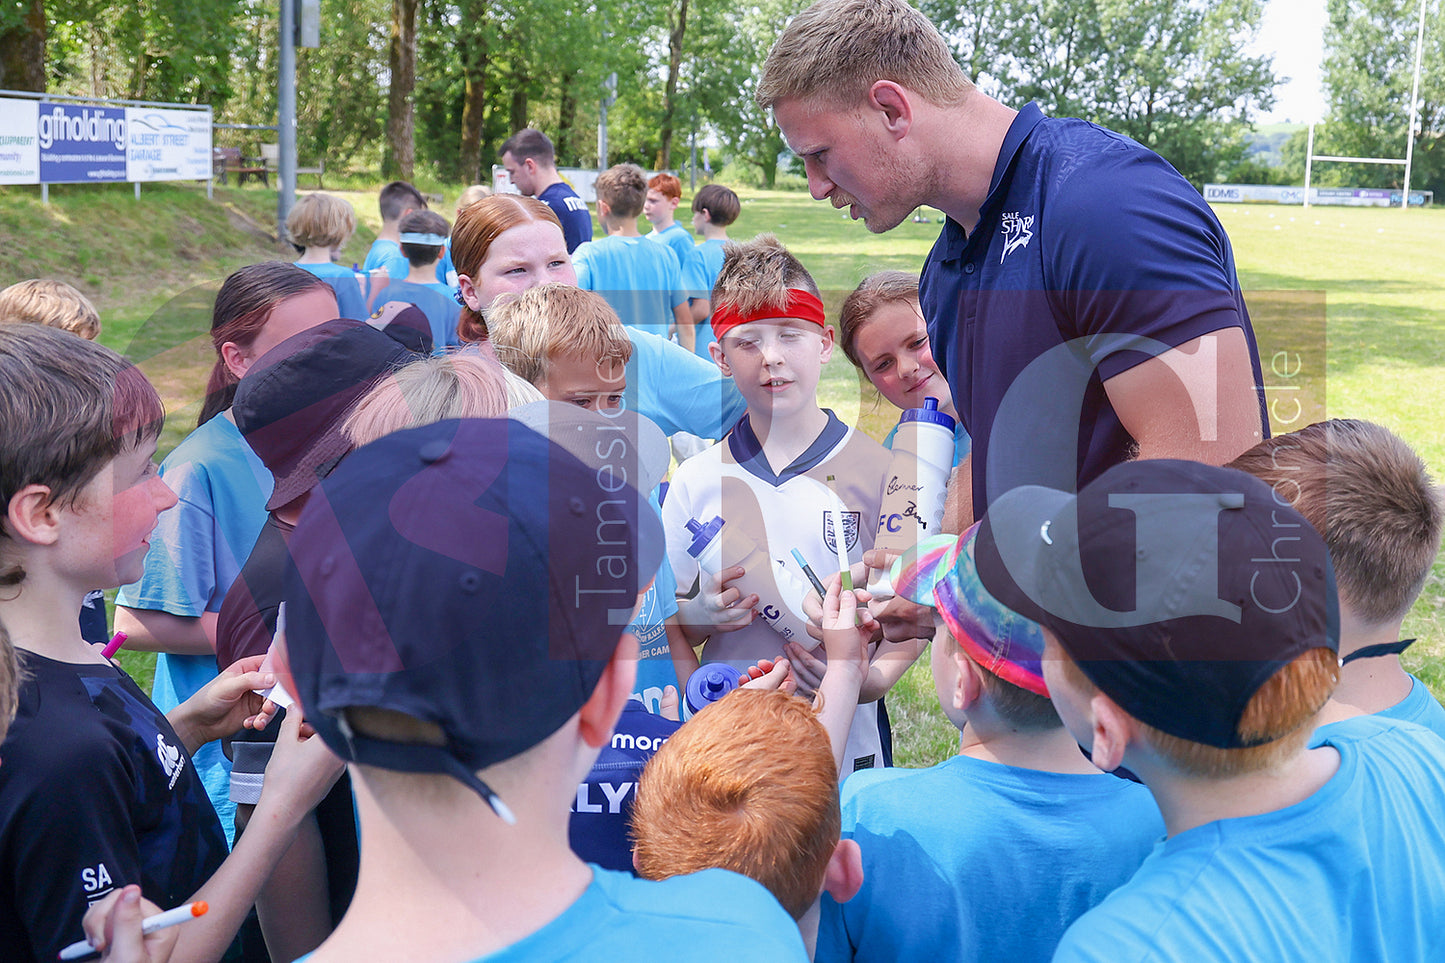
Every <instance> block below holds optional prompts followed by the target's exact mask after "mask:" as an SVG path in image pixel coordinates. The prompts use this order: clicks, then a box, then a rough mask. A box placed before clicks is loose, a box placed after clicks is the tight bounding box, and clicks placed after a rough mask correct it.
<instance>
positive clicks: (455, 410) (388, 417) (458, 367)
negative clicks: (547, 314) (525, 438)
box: [343, 351, 510, 448]
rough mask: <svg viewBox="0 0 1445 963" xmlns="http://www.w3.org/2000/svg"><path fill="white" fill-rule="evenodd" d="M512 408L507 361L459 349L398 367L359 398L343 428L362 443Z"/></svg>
mask: <svg viewBox="0 0 1445 963" xmlns="http://www.w3.org/2000/svg"><path fill="white" fill-rule="evenodd" d="M508 407H510V405H509V404H508V396H507V380H506V374H505V372H504V369H503V368H502V366H501V365H500V364H498V363H497V361H496V360H495V359H493V358H489V357H487V356H486V355H483V354H480V353H477V352H470V351H469V352H458V353H455V354H448V355H439V356H437V357H432V358H422V359H421V360H419V361H413V362H412V363H411V364H409V365H406V366H405V367H402V368H398V369H397V370H396V371H395V372H393V373H392V374H390V375H388V376H387V377H386V378H384V379H382V380H381V381H380V382H378V383H377V385H376V387H374V388H372V389H371V391H370V392H368V393H367V394H366V396H365V397H364V398H362V399H361V400H360V401H359V402H357V404H356V407H355V408H354V409H352V412H351V414H349V415H347V417H346V423H345V425H344V426H343V429H344V430H345V432H346V434H347V435H348V436H349V437H350V438H351V443H352V444H353V445H355V446H356V447H357V448H360V447H361V446H362V445H369V444H371V443H372V442H373V441H376V440H377V439H378V438H380V437H382V436H383V435H389V434H391V433H392V432H394V431H401V430H403V429H405V428H416V427H418V426H420V425H429V424H432V423H433V422H437V421H443V420H445V419H447V418H504V417H506V414H507V409H508Z"/></svg>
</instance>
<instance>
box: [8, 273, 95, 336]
mask: <svg viewBox="0 0 1445 963" xmlns="http://www.w3.org/2000/svg"><path fill="white" fill-rule="evenodd" d="M0 319H3V320H5V321H28V322H30V323H31V324H43V325H47V326H48V327H52V328H60V329H61V330H62V331H69V332H70V333H71V334H78V335H80V336H81V337H82V338H84V339H85V340H87V341H94V340H95V339H96V338H97V337H99V336H100V313H99V312H97V311H96V310H95V305H94V304H91V303H90V298H88V297H86V296H85V295H83V294H81V293H80V292H79V291H77V290H76V289H75V288H73V287H71V286H70V285H68V284H66V283H65V282H64V281H52V280H51V279H50V278H31V279H30V280H28V281H17V282H16V283H14V284H12V285H10V286H9V287H8V288H6V289H5V290H3V291H0Z"/></svg>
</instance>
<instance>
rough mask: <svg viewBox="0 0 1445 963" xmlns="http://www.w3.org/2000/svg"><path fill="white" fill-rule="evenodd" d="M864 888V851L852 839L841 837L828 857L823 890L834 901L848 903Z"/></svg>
mask: <svg viewBox="0 0 1445 963" xmlns="http://www.w3.org/2000/svg"><path fill="white" fill-rule="evenodd" d="M862 888H863V851H862V850H861V849H859V848H858V844H857V843H856V842H854V841H853V840H851V839H840V840H838V845H837V846H834V847H833V855H832V856H830V857H828V870H827V872H825V873H824V874H823V892H825V893H827V894H828V895H829V896H831V897H833V900H834V902H837V903H846V902H848V901H849V900H850V899H852V898H853V897H855V896H857V895H858V891H859V890H860V889H862Z"/></svg>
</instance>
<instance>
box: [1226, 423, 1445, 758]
mask: <svg viewBox="0 0 1445 963" xmlns="http://www.w3.org/2000/svg"><path fill="white" fill-rule="evenodd" d="M1230 467H1231V468H1238V469H1239V470H1241V471H1246V472H1249V473H1250V474H1251V475H1254V476H1255V477H1256V478H1260V479H1263V480H1264V481H1265V482H1266V483H1268V484H1269V486H1270V488H1272V489H1273V490H1274V493H1275V497H1276V498H1278V499H1279V500H1280V501H1281V502H1283V503H1285V504H1288V505H1292V506H1294V508H1295V509H1296V510H1298V511H1299V513H1300V514H1301V515H1303V516H1304V517H1305V518H1307V519H1309V522H1310V524H1311V525H1313V526H1314V527H1315V530H1316V531H1318V532H1319V533H1320V534H1321V535H1323V536H1324V537H1325V544H1326V545H1328V546H1329V548H1330V560H1331V561H1332V562H1334V565H1335V578H1336V579H1337V580H1338V582H1339V592H1340V613H1341V616H1342V618H1341V619H1340V655H1341V657H1342V659H1343V660H1344V661H1343V663H1342V665H1341V669H1340V684H1339V686H1337V687H1336V688H1335V693H1334V696H1333V698H1334V699H1335V701H1337V702H1342V703H1345V704H1346V705H1350V706H1354V707H1355V708H1358V709H1361V710H1363V711H1365V712H1371V713H1374V714H1375V715H1379V716H1384V717H1386V718H1390V719H1401V720H1404V721H1405V722H1413V723H1415V724H1416V725H1421V726H1424V727H1425V728H1427V729H1430V730H1432V731H1433V732H1434V733H1435V734H1436V735H1438V736H1441V737H1442V738H1445V709H1442V708H1441V706H1440V703H1439V702H1438V701H1436V699H1435V697H1434V696H1433V695H1431V693H1430V690H1429V689H1427V688H1426V687H1425V683H1423V682H1421V681H1420V680H1419V679H1417V678H1415V677H1414V676H1413V675H1411V674H1410V673H1408V672H1406V671H1405V669H1404V668H1403V667H1402V666H1401V665H1400V653H1402V652H1404V651H1405V649H1406V648H1407V647H1408V646H1409V645H1410V643H1411V642H1413V641H1414V640H1413V639H1401V638H1400V628H1401V624H1402V623H1403V622H1404V619H1405V616H1406V615H1407V614H1408V613H1409V611H1410V606H1411V605H1413V604H1414V602H1415V599H1416V598H1417V597H1418V596H1419V594H1420V590H1421V589H1422V588H1423V587H1424V585H1425V579H1426V577H1428V576H1429V574H1430V566H1431V565H1433V564H1434V563H1435V554H1436V553H1437V552H1438V551H1439V550H1440V529H1441V524H1442V520H1445V507H1442V503H1441V492H1440V488H1439V487H1438V486H1437V485H1436V484H1435V483H1434V481H1432V480H1431V478H1430V473H1429V472H1428V471H1427V470H1426V468H1425V463H1424V462H1422V461H1421V460H1420V456H1419V455H1417V454H1415V452H1413V451H1411V450H1410V446H1409V445H1407V444H1405V443H1404V442H1403V441H1401V440H1400V439H1399V438H1398V437H1396V435H1395V434H1394V433H1393V432H1391V431H1390V430H1389V429H1388V428H1385V427H1383V426H1381V425H1377V424H1374V423H1372V422H1368V421H1356V420H1354V419H1340V418H1336V419H1333V420H1331V421H1325V422H1318V423H1316V424H1313V425H1310V426H1309V427H1307V428H1302V429H1300V430H1299V431H1292V432H1290V433H1289V434H1287V435H1278V436H1276V437H1274V438H1271V439H1269V440H1268V441H1262V442H1260V443H1259V444H1258V445H1255V446H1254V447H1253V448H1251V449H1250V450H1249V451H1247V452H1245V453H1244V454H1242V455H1240V456H1239V457H1238V458H1236V459H1235V460H1234V461H1232V462H1230Z"/></svg>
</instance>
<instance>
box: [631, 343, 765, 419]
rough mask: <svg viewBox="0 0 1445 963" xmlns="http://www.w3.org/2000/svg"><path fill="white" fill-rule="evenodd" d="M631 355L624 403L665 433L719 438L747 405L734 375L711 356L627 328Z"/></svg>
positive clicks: (741, 414)
mask: <svg viewBox="0 0 1445 963" xmlns="http://www.w3.org/2000/svg"><path fill="white" fill-rule="evenodd" d="M627 335H628V337H629V338H631V339H632V357H631V358H630V359H629V360H628V362H627V368H626V374H627V393H626V397H627V407H628V408H630V409H632V410H633V411H635V412H637V413H638V414H640V415H643V416H645V417H647V418H650V419H652V421H654V422H655V423H656V424H657V427H659V428H661V429H662V433H663V434H664V435H669V436H671V435H674V434H676V433H677V432H679V431H686V432H690V433H692V434H694V435H697V436H699V437H701V438H721V437H723V436H724V435H726V434H727V433H728V432H729V431H730V430H731V429H732V427H733V425H735V424H737V423H738V419H739V418H741V417H742V416H743V412H744V411H745V410H746V409H747V402H745V401H743V396H742V394H741V393H740V392H739V391H738V387H737V385H735V384H733V379H731V378H725V377H723V373H722V371H721V370H720V369H719V368H718V366H717V365H715V364H713V363H712V362H711V361H703V360H702V359H701V358H699V357H698V356H697V355H695V354H693V353H692V352H691V351H689V350H687V349H686V348H684V347H682V346H681V345H679V344H677V343H676V342H673V341H669V340H667V339H666V338H662V337H659V336H658V335H656V334H654V333H652V332H651V331H644V330H642V329H640V328H628V329H627Z"/></svg>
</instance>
